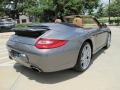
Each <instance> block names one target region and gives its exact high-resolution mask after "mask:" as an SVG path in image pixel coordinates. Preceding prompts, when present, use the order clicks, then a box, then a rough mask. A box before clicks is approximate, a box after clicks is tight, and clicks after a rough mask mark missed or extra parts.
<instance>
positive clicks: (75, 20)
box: [73, 17, 83, 27]
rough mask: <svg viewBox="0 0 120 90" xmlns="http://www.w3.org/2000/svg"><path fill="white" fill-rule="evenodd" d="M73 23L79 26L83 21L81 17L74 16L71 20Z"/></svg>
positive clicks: (81, 25)
mask: <svg viewBox="0 0 120 90" xmlns="http://www.w3.org/2000/svg"><path fill="white" fill-rule="evenodd" d="M73 24H74V25H76V26H79V27H83V21H82V18H79V17H76V18H74V20H73Z"/></svg>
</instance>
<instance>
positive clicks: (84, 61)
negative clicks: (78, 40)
mask: <svg viewBox="0 0 120 90" xmlns="http://www.w3.org/2000/svg"><path fill="white" fill-rule="evenodd" d="M91 57H92V48H91V45H90V43H89V42H85V43H83V45H82V47H81V49H80V53H79V56H78V60H77V63H76V65H75V67H74V70H75V71H79V72H84V71H85V70H87V69H88V67H89V66H90V64H91Z"/></svg>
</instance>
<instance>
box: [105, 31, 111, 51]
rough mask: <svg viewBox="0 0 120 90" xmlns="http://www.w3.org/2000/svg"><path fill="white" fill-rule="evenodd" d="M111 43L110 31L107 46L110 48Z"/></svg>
mask: <svg viewBox="0 0 120 90" xmlns="http://www.w3.org/2000/svg"><path fill="white" fill-rule="evenodd" d="M110 44H111V34H110V33H109V34H108V38H107V43H106V46H105V48H106V49H108V48H109V47H110Z"/></svg>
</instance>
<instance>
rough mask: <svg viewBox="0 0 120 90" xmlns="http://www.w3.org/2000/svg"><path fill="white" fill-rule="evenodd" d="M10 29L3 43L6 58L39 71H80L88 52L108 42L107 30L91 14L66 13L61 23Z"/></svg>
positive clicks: (86, 63)
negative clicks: (13, 33) (12, 31)
mask: <svg viewBox="0 0 120 90" xmlns="http://www.w3.org/2000/svg"><path fill="white" fill-rule="evenodd" d="M13 30H14V32H15V35H12V36H11V37H10V39H9V40H8V42H7V48H8V51H9V57H10V59H14V60H16V61H17V62H18V63H20V64H22V65H24V66H26V67H29V68H32V69H36V70H38V71H40V72H54V71H59V70H64V69H69V68H74V70H75V71H79V72H84V71H85V70H87V69H88V68H89V66H90V64H91V62H92V55H94V54H95V53H96V52H98V51H99V50H100V49H102V48H103V47H105V48H108V47H109V46H110V42H111V31H110V29H109V28H108V27H107V26H106V25H104V24H100V23H99V22H98V21H97V20H96V19H95V18H94V17H92V16H81V15H74V16H66V17H65V18H64V22H61V20H60V19H57V20H56V21H55V23H41V24H34V25H30V26H26V27H24V28H23V27H21V28H20V27H19V28H14V29H13Z"/></svg>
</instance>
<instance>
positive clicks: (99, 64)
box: [0, 27, 120, 90]
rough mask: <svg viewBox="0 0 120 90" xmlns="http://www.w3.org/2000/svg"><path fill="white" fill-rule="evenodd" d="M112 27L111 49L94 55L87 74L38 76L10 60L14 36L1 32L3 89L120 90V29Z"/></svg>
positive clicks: (0, 87)
mask: <svg viewBox="0 0 120 90" xmlns="http://www.w3.org/2000/svg"><path fill="white" fill-rule="evenodd" d="M110 28H111V31H112V43H111V47H110V48H109V49H107V50H104V49H102V50H100V51H99V52H98V53H97V54H95V56H94V58H93V60H94V62H93V64H92V65H91V67H90V68H89V69H88V70H87V71H86V72H84V73H77V72H74V71H72V70H64V71H59V72H53V73H38V72H35V71H33V70H31V69H29V68H26V67H24V66H22V65H20V64H18V63H16V62H15V61H13V60H10V59H9V58H8V52H7V49H6V41H7V40H8V38H9V37H10V36H11V35H12V34H14V33H0V90H120V27H110Z"/></svg>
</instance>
